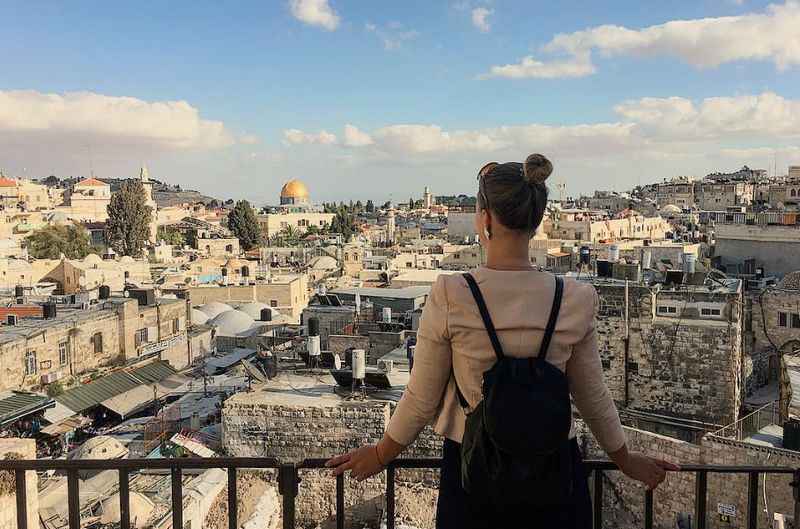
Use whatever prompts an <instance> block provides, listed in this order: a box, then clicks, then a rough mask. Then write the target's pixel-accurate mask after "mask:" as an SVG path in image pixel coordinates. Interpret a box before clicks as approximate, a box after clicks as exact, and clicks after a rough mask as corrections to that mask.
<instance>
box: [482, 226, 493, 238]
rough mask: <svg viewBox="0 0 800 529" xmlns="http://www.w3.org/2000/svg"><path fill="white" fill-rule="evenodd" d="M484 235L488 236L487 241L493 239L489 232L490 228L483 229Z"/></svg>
mask: <svg viewBox="0 0 800 529" xmlns="http://www.w3.org/2000/svg"><path fill="white" fill-rule="evenodd" d="M483 234H484V235H485V236H486V238H487V239H491V238H492V234H491V232H489V228H483Z"/></svg>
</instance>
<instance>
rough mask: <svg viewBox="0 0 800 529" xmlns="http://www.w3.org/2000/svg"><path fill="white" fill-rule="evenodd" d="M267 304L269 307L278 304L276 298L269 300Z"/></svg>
mask: <svg viewBox="0 0 800 529" xmlns="http://www.w3.org/2000/svg"><path fill="white" fill-rule="evenodd" d="M269 306H270V307H277V306H278V300H277V299H271V300H269Z"/></svg>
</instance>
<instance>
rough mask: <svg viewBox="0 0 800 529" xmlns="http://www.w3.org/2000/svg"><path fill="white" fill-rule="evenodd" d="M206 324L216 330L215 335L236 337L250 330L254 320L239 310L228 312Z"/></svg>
mask: <svg viewBox="0 0 800 529" xmlns="http://www.w3.org/2000/svg"><path fill="white" fill-rule="evenodd" d="M208 323H210V324H211V325H214V326H215V327H216V328H217V334H221V335H223V336H238V335H239V334H241V333H243V332H245V331H247V330H248V329H250V328H251V327H252V326H253V325H254V324H255V320H254V319H253V318H251V317H250V316H248V315H247V314H245V313H244V312H242V311H240V310H229V311H227V312H223V313H222V314H219V315H218V316H216V317H214V318H212V319H211V320H210V321H209V322H208Z"/></svg>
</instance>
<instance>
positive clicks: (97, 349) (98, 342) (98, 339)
mask: <svg viewBox="0 0 800 529" xmlns="http://www.w3.org/2000/svg"><path fill="white" fill-rule="evenodd" d="M92 344H94V354H102V353H103V333H101V332H97V333H95V334H94V335H93V336H92Z"/></svg>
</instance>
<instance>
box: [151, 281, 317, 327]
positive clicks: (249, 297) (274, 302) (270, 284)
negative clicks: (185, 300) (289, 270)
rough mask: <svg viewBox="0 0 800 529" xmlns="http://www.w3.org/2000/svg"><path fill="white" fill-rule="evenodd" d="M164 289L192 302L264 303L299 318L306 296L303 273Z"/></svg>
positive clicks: (305, 283)
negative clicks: (258, 279) (244, 283)
mask: <svg viewBox="0 0 800 529" xmlns="http://www.w3.org/2000/svg"><path fill="white" fill-rule="evenodd" d="M165 292H173V293H176V294H180V295H184V294H183V292H186V293H188V295H189V296H190V299H191V300H192V303H193V304H194V305H202V304H204V303H208V302H211V301H220V302H223V303H227V302H230V301H237V302H245V303H246V302H250V301H257V302H261V303H267V304H269V306H270V307H271V308H274V309H276V310H277V311H278V312H280V313H281V314H283V315H284V316H287V317H288V318H290V319H293V320H299V318H300V314H301V313H302V311H303V309H304V308H305V307H306V306H307V305H308V295H309V294H308V276H307V275H306V274H294V275H285V276H274V277H271V278H270V279H269V280H268V281H255V282H253V283H252V284H247V285H240V284H230V285H227V286H221V285H219V284H213V285H212V284H208V285H205V286H204V285H198V286H192V285H190V286H181V287H176V288H170V289H165Z"/></svg>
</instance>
